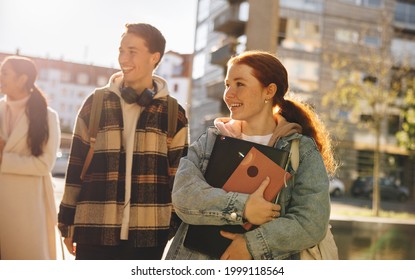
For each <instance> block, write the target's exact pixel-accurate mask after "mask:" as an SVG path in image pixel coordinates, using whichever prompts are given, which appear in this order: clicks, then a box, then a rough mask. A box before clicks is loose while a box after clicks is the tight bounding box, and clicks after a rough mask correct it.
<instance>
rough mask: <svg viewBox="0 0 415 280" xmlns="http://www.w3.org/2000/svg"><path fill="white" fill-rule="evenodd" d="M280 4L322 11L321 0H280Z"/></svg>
mask: <svg viewBox="0 0 415 280" xmlns="http://www.w3.org/2000/svg"><path fill="white" fill-rule="evenodd" d="M280 6H281V7H285V8H291V9H297V10H303V11H310V12H322V11H323V0H280Z"/></svg>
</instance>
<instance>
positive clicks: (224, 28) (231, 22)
mask: <svg viewBox="0 0 415 280" xmlns="http://www.w3.org/2000/svg"><path fill="white" fill-rule="evenodd" d="M245 24H246V21H244V20H242V19H241V16H240V11H239V5H237V4H236V5H231V6H230V7H229V9H226V10H224V11H223V12H222V13H220V14H219V15H218V16H217V17H216V18H215V20H214V25H213V29H214V30H215V31H218V32H223V33H225V34H228V35H231V36H235V37H239V36H241V35H242V34H244V33H245Z"/></svg>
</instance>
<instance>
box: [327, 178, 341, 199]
mask: <svg viewBox="0 0 415 280" xmlns="http://www.w3.org/2000/svg"><path fill="white" fill-rule="evenodd" d="M329 192H330V195H331V196H333V197H340V196H343V195H344V193H345V188H344V183H343V182H342V181H340V179H338V178H331V179H330V185H329Z"/></svg>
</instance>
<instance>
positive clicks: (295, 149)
mask: <svg viewBox="0 0 415 280" xmlns="http://www.w3.org/2000/svg"><path fill="white" fill-rule="evenodd" d="M299 145H300V141H299V139H294V140H292V141H291V149H290V154H291V157H290V161H291V167H292V168H293V169H294V171H296V172H297V169H298V165H299V164H300V148H299Z"/></svg>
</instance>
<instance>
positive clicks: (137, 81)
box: [58, 23, 188, 260]
mask: <svg viewBox="0 0 415 280" xmlns="http://www.w3.org/2000/svg"><path fill="white" fill-rule="evenodd" d="M164 51H165V39H164V37H163V35H162V34H161V33H160V31H159V30H158V29H156V28H155V27H153V26H151V25H149V24H144V23H139V24H126V30H125V32H124V33H123V34H122V37H121V42H120V47H119V56H118V61H119V64H120V67H121V71H120V72H119V73H116V74H114V75H113V76H112V77H111V78H110V81H109V83H108V85H107V86H106V87H105V93H104V98H103V107H102V111H101V118H100V123H99V126H98V134H97V137H96V143H95V150H94V155H93V157H92V161H91V164H90V166H89V168H88V170H87V172H86V173H85V176H84V177H83V179H81V172H82V167H83V165H84V162H85V159H86V156H87V153H88V150H89V147H90V137H89V130H88V125H89V119H90V112H91V105H92V99H93V95H90V96H89V97H88V98H87V99H86V100H85V102H84V104H83V106H82V108H81V109H80V111H79V114H78V117H77V120H76V125H75V130H74V133H73V139H72V147H71V154H70V160H69V166H68V170H67V174H66V183H65V192H64V196H63V199H62V202H61V204H60V210H59V215H58V219H59V229H60V230H61V233H62V236H63V237H64V242H65V245H66V246H67V248H68V250H69V251H70V252H73V253H74V254H75V248H74V243H76V259H95V260H96V259H161V257H162V254H163V250H164V248H165V246H166V244H167V241H168V239H169V238H170V237H171V236H172V235H173V234H174V230H175V228H176V226H175V223H176V222H178V221H177V220H176V217H177V216H175V214H174V211H173V209H172V204H171V190H172V183H173V180H174V175H175V173H176V169H177V166H178V164H179V161H180V158H181V157H182V156H184V155H185V154H186V153H187V146H188V120H187V118H186V114H185V111H184V109H183V108H182V107H181V106H180V105H179V107H178V114H177V119H176V121H177V128H176V132H175V134H174V136H173V137H172V138H169V139H167V138H168V133H167V130H168V112H167V111H168V110H167V96H168V94H169V92H168V88H167V83H166V81H165V80H164V79H162V78H161V77H158V76H156V75H154V74H153V72H154V70H155V68H156V67H157V65H158V64H159V62H160V60H161V58H162V56H163V54H164Z"/></svg>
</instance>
